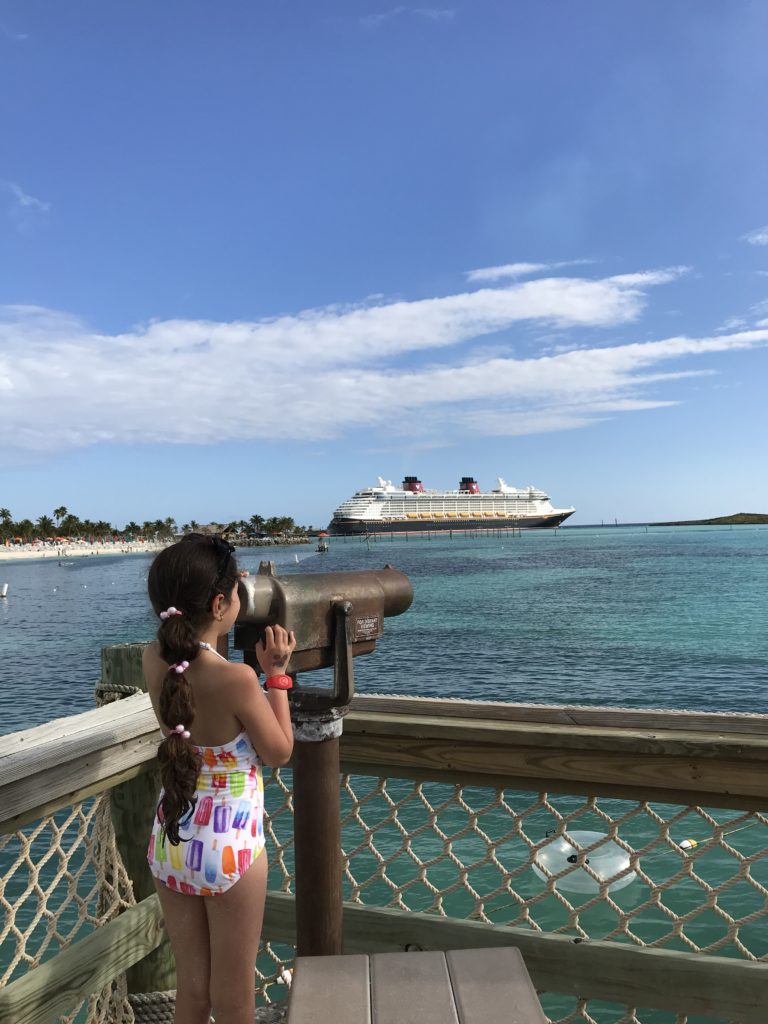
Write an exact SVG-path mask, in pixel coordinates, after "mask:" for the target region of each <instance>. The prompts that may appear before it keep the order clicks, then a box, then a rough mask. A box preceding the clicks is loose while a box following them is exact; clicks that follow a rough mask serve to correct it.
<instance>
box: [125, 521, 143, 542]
mask: <svg viewBox="0 0 768 1024" xmlns="http://www.w3.org/2000/svg"><path fill="white" fill-rule="evenodd" d="M123 533H124V534H125V535H126V536H130V537H132V538H133V537H136V536H138V534H140V533H141V527H140V526H139V524H138V523H134V521H133V520H131V521H130V523H126V524H125V529H124V530H123Z"/></svg>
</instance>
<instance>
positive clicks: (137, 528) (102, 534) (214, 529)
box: [0, 505, 321, 562]
mask: <svg viewBox="0 0 768 1024" xmlns="http://www.w3.org/2000/svg"><path fill="white" fill-rule="evenodd" d="M320 532H321V531H320V530H317V529H315V528H314V527H311V526H298V525H297V524H296V523H295V522H294V521H293V519H291V517H290V516H272V517H271V518H269V519H265V518H264V517H263V516H260V515H252V516H251V517H250V519H237V520H233V521H232V522H229V523H207V524H205V525H203V524H200V523H197V522H195V521H194V520H191V521H190V522H189V523H184V525H183V526H177V525H176V521H175V519H174V518H173V516H168V517H167V518H165V519H156V520H152V521H149V520H148V521H146V522H144V523H141V524H139V523H136V522H133V521H131V522H129V523H127V524H126V526H125V527H124V529H122V530H121V529H119V528H118V527H115V526H113V525H112V524H111V523H107V522H104V521H103V520H101V521H99V522H93V521H92V520H90V519H80V518H79V517H78V516H76V515H74V514H73V513H71V512H70V511H69V509H67V508H66V507H65V506H63V505H62V506H60V507H59V508H57V509H55V510H54V512H53V517H51V516H48V515H42V516H40V517H39V518H38V519H37V520H36V522H32V520H31V519H20V520H14V518H13V516H12V515H11V512H10V509H7V508H0V561H3V562H7V561H15V560H17V559H33V558H57V559H58V560H59V561H61V560H62V559H70V558H77V557H82V556H84V555H130V554H145V553H147V552H151V551H160V550H161V548H164V547H166V545H168V544H172V543H173V542H174V541H175V540H179V539H180V538H181V537H183V536H184V535H185V534H187V533H206V534H219V535H221V536H222V537H225V538H226V539H227V540H229V541H231V542H232V543H233V544H235V545H236V546H237V547H271V546H272V545H276V544H311V543H312V542H313V540H314V539H315V538H316V537H317V535H318V534H319V533H320Z"/></svg>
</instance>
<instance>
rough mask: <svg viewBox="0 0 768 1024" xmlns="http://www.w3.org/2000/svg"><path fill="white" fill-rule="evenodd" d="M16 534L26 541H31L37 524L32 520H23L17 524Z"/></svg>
mask: <svg viewBox="0 0 768 1024" xmlns="http://www.w3.org/2000/svg"><path fill="white" fill-rule="evenodd" d="M16 532H17V533H18V535H19V536H20V537H23V538H24V540H29V538H30V537H31V536H32V534H33V533H34V532H35V524H34V523H33V522H32V520H31V519H22V520H21V522H20V523H16Z"/></svg>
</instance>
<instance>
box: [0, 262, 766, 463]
mask: <svg viewBox="0 0 768 1024" xmlns="http://www.w3.org/2000/svg"><path fill="white" fill-rule="evenodd" d="M676 273H677V271H652V272H647V273H639V274H631V275H620V276H619V277H613V278H603V279H599V280H586V279H583V278H546V279H542V280H535V281H526V282H518V283H516V284H512V285H509V286H508V287H504V288H498V289H490V288H484V289H480V290H478V291H475V292H467V293H458V294H454V295H448V296H444V297H440V298H431V299H422V300H418V301H414V302H392V303H389V304H380V305H375V306H370V305H368V306H360V307H357V306H351V307H328V308H324V309H316V310H306V311H304V312H301V313H299V314H297V315H294V316H283V317H278V318H275V319H271V320H260V321H252V322H248V321H243V322H232V323H214V322H206V321H195V320H171V321H157V322H151V323H148V324H145V325H142V326H139V327H136V328H134V329H132V330H130V331H127V332H125V333H122V334H116V335H107V334H103V333H100V332H98V331H94V330H93V329H91V328H90V327H89V326H88V325H86V324H84V323H83V322H81V321H79V320H78V319H77V318H75V317H72V316H68V315H65V314H60V313H57V312H56V311H52V310H47V309H40V308H38V307H33V306H32V307H31V306H15V307H5V309H4V311H3V315H2V316H0V436H2V437H3V439H4V445H5V451H6V454H8V453H9V452H10V451H11V448H12V447H13V448H15V449H16V451H17V452H18V451H19V450H25V451H27V452H28V453H29V452H41V451H42V452H46V451H47V452H51V451H55V450H62V449H68V448H73V447H80V446H86V445H91V444H95V443H98V442H100V441H112V442H117V443H139V442H140V443H145V444H158V443H160V444H162V443H176V442H178V443H215V442H224V441H236V440H240V441H256V440H263V441H280V440H285V439H298V440H317V439H321V438H333V437H341V436H346V435H352V434H354V435H355V436H358V437H359V436H360V435H361V432H362V431H363V430H364V429H365V428H374V429H375V430H376V431H380V430H386V431H388V432H390V433H391V432H393V431H397V430H399V431H401V432H402V433H403V434H407V435H408V436H409V437H411V438H412V440H413V441H414V442H420V443H431V442H433V441H435V440H440V441H445V440H447V439H449V438H450V437H452V436H454V437H455V436H459V435H461V434H463V433H466V432H467V431H471V432H477V433H479V434H482V433H486V434H488V433H505V434H515V433H530V432H538V431H544V430H565V429H572V428H574V427H577V426H583V425H585V424H587V423H590V422H594V421H595V420H597V419H601V418H604V417H606V416H619V415H624V414H627V413H630V412H633V411H638V410H643V409H646V410H650V409H655V408H660V407H662V406H664V405H665V404H669V403H670V402H674V401H676V400H677V398H676V396H675V395H672V394H670V393H669V391H668V389H669V388H670V387H671V386H672V385H673V384H674V382H676V381H679V380H680V379H681V378H682V377H687V376H690V375H692V374H700V373H703V372H707V371H708V368H707V367H696V368H691V367H690V365H689V364H690V360H691V359H693V358H694V357H696V356H706V355H710V354H714V353H725V352H736V351H739V350H741V349H747V348H753V347H757V346H761V345H766V344H768V330H751V331H741V332H737V333H731V334H726V335H718V336H716V337H709V338H687V337H684V336H681V337H674V338H667V339H664V340H661V341H650V342H634V343H629V344H621V345H613V346H605V347H591V348H590V347H584V345H583V344H582V346H581V347H579V348H575V349H571V350H570V351H565V352H560V353H557V354H546V355H542V354H531V353H530V351H526V352H524V353H522V354H519V352H518V349H517V348H516V347H515V346H514V344H513V342H514V338H513V337H507V338H505V340H504V345H503V346H501V347H494V346H489V345H488V342H487V336H488V335H489V334H492V333H494V332H497V331H500V330H502V329H510V328H513V327H514V326H515V325H516V324H519V323H520V322H530V321H535V322H538V323H539V324H542V325H544V324H552V323H554V324H558V325H562V326H564V327H568V328H571V329H573V330H574V331H575V332H577V333H578V331H579V329H580V328H595V327H606V326H611V327H616V326H617V325H621V324H629V323H631V322H632V321H633V320H636V319H637V318H638V317H639V315H640V313H641V312H642V310H643V308H644V304H645V301H646V291H647V289H648V288H650V287H652V286H656V285H659V284H661V283H663V282H665V281H669V280H670V279H672V278H674V276H675V275H676ZM592 344H593V345H594V343H592ZM438 355H439V359H440V362H439V363H436V361H435V360H436V358H438ZM672 361H674V362H675V365H674V366H672V367H669V368H665V365H664V364H666V363H670V362H672ZM662 387H663V388H664V389H665V392H664V393H663V394H661V393H660V391H659V389H660V388H662Z"/></svg>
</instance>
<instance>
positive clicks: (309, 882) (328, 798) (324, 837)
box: [293, 722, 343, 956]
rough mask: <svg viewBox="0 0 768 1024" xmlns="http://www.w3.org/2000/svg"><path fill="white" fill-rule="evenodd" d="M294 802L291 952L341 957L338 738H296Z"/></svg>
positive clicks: (341, 915) (341, 917)
mask: <svg viewBox="0 0 768 1024" xmlns="http://www.w3.org/2000/svg"><path fill="white" fill-rule="evenodd" d="M331 724H338V725H340V724H341V723H340V722H339V723H331ZM320 728H322V726H320ZM334 731H337V730H334ZM338 731H340V730H338ZM299 735H301V732H300V731H299ZM293 802H294V826H293V827H294V836H295V844H296V937H297V948H296V952H297V954H298V956H335V955H338V954H340V953H342V952H343V907H342V891H341V874H342V863H341V808H340V797H339V737H338V735H334V736H332V738H330V739H320V740H319V741H318V740H314V741H304V740H298V739H297V742H296V743H295V745H294V751H293Z"/></svg>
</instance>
